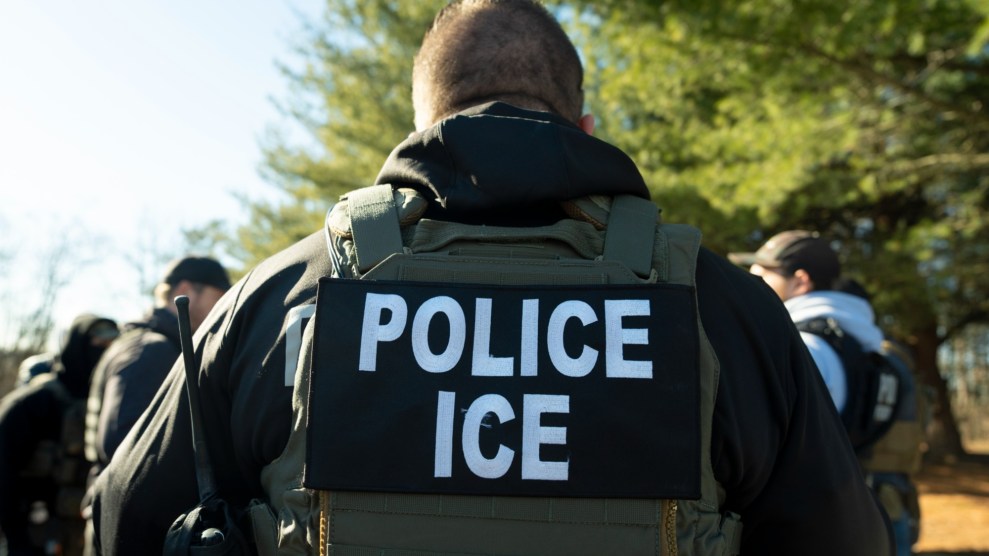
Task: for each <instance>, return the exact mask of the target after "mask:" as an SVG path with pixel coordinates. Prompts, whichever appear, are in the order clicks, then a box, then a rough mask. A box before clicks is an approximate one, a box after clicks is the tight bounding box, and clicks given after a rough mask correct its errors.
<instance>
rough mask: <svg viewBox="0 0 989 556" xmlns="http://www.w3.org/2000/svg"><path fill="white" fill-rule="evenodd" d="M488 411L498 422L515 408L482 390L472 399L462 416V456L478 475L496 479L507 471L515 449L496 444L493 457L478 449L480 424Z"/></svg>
mask: <svg viewBox="0 0 989 556" xmlns="http://www.w3.org/2000/svg"><path fill="white" fill-rule="evenodd" d="M489 413H493V414H494V415H495V416H496V417H498V420H499V421H500V422H502V423H505V422H508V421H511V420H512V419H514V418H515V411H514V410H513V409H512V406H511V404H509V403H508V400H506V399H505V398H504V397H502V396H499V395H498V394H485V395H483V396H481V397H480V398H477V399H476V400H474V403H472V404H470V408H469V409H468V410H467V415H466V416H465V417H464V433H463V439H462V442H463V446H464V459H465V460H467V467H469V468H470V470H471V471H472V472H474V474H475V475H477V476H478V477H481V478H482V479H497V478H499V477H502V476H504V475H505V473H507V472H508V468H509V467H511V466H512V460H513V459H515V450H512V449H511V448H508V447H506V446H504V445H501V446H498V453H497V454H495V457H493V458H491V459H487V458H485V457H484V454H482V453H481V442H480V439H481V427H483V426H485V425H484V419H485V418H486V417H487V415H488V414H489Z"/></svg>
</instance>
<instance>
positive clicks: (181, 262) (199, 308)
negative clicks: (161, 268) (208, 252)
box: [155, 257, 230, 331]
mask: <svg viewBox="0 0 989 556" xmlns="http://www.w3.org/2000/svg"><path fill="white" fill-rule="evenodd" d="M228 289H230V278H229V277H228V276H227V271H226V270H225V269H224V268H223V266H222V265H220V263H219V262H217V261H216V260H214V259H211V258H209V257H184V258H181V259H176V260H174V261H172V262H171V263H169V265H168V269H167V270H166V272H165V277H164V278H162V281H161V283H160V284H158V286H157V287H155V305H156V306H158V307H166V308H167V309H168V310H170V311H172V312H173V313H174V312H176V309H175V307H174V306H173V304H172V300H173V299H175V298H176V297H178V296H180V295H184V296H187V297H188V298H189V320H190V325H191V326H192V330H193V331H195V330H196V329H197V328H199V325H200V324H202V322H203V320H205V319H206V315H208V314H209V312H210V309H212V308H213V305H215V304H216V302H217V301H218V300H219V299H220V298H221V297H223V294H224V293H226V291H227V290H228Z"/></svg>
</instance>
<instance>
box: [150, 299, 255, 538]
mask: <svg viewBox="0 0 989 556" xmlns="http://www.w3.org/2000/svg"><path fill="white" fill-rule="evenodd" d="M175 308H176V309H177V310H178V317H179V318H178V320H179V343H180V345H181V346H182V362H183V365H184V367H185V387H186V394H187V395H188V397H189V415H190V416H191V420H192V450H193V455H194V457H195V459H196V483H197V484H198V487H199V505H198V506H196V507H195V508H193V509H192V510H190V511H188V512H187V513H184V514H182V515H180V516H179V517H178V518H177V519H176V520H175V521H174V522H173V523H172V526H171V527H170V528H169V530H168V534H167V535H166V537H165V546H164V550H163V554H164V556H187V555H189V554H191V553H192V549H193V548H195V553H196V554H209V555H217V556H219V555H224V556H237V555H242V554H243V555H247V554H251V553H252V552H253V551H251V550H250V549H249V547H248V544H247V540H246V539H245V537H244V535H243V534H242V533H241V531H240V529H239V528H238V527H237V523H236V521H235V520H234V518H233V515H232V513H231V510H230V507H229V506H228V505H227V503H226V502H225V501H224V500H223V499H222V498H220V496H219V494H218V489H217V486H216V479H215V478H214V476H213V466H212V463H211V462H210V457H209V446H208V445H207V443H206V438H205V435H204V434H203V433H204V429H203V427H202V405H201V402H200V401H199V364H198V362H197V361H196V352H195V348H194V347H193V345H192V326H191V324H190V321H189V298H188V297H186V296H184V295H180V296H178V297H176V298H175Z"/></svg>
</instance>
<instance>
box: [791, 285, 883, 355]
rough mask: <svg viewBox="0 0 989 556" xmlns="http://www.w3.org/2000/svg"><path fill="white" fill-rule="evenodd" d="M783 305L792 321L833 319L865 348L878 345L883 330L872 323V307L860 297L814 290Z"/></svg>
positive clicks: (881, 338)
mask: <svg viewBox="0 0 989 556" xmlns="http://www.w3.org/2000/svg"><path fill="white" fill-rule="evenodd" d="M784 305H786V309H787V311H789V312H790V317H792V318H793V322H798V323H799V322H805V321H809V320H813V319H816V318H833V319H835V321H837V323H838V326H840V327H841V329H842V330H844V331H845V332H848V333H849V334H851V335H852V336H853V337H854V338H855V339H856V340H858V341H859V343H860V344H862V347H863V349H865V350H866V351H879V350H880V348H881V347H882V342H883V332H882V330H880V329H879V327H878V326H876V324H875V315H874V314H873V312H872V306H871V305H869V302H868V301H866V300H864V299H862V298H861V297H858V296H855V295H851V294H847V293H842V292H837V291H816V292H810V293H808V294H806V295H800V296H797V297H793V298H790V299H788V300H786V302H785V303H784Z"/></svg>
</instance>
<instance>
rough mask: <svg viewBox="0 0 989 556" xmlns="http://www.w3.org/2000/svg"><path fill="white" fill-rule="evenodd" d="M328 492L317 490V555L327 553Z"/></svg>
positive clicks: (325, 554) (324, 555)
mask: <svg viewBox="0 0 989 556" xmlns="http://www.w3.org/2000/svg"><path fill="white" fill-rule="evenodd" d="M329 521H330V493H329V492H327V491H325V490H321V491H319V556H328V554H329V550H330V549H329V543H330V539H329V535H330V532H329V529H330V523H329Z"/></svg>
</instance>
